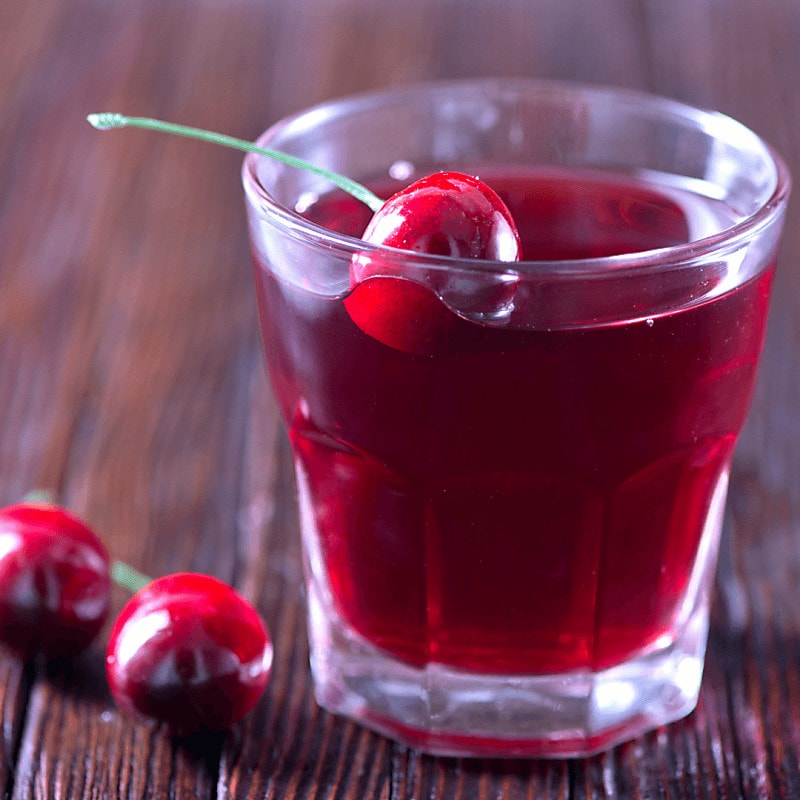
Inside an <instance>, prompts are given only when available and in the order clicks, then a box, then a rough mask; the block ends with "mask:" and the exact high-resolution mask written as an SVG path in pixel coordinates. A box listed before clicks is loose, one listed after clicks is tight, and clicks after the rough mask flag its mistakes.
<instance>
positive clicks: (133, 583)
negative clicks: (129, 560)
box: [111, 561, 153, 594]
mask: <svg viewBox="0 0 800 800" xmlns="http://www.w3.org/2000/svg"><path fill="white" fill-rule="evenodd" d="M111 580H113V581H114V583H116V584H117V586H121V587H122V588H123V589H127V590H128V591H129V592H130V593H131V594H136V592H138V591H139V590H140V589H144V587H145V586H147V584H148V583H151V582H152V580H153V579H152V578H148V577H147V575H144V574H143V573H141V572H139V570H138V569H134V568H133V567H132V566H131V565H130V564H126V563H125V562H124V561H115V562H114V563H113V564H112V565H111Z"/></svg>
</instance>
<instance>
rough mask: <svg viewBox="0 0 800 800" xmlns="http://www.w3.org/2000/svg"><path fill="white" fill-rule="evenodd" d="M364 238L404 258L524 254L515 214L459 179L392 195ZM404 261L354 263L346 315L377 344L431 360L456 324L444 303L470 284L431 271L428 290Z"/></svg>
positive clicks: (373, 256) (426, 182)
mask: <svg viewBox="0 0 800 800" xmlns="http://www.w3.org/2000/svg"><path fill="white" fill-rule="evenodd" d="M362 238H363V239H364V241H367V242H371V243H373V244H382V245H386V246H388V247H392V248H396V249H399V250H403V251H411V252H416V253H424V254H428V255H436V256H451V257H454V258H459V259H485V260H491V261H506V262H510V261H518V260H519V259H520V257H521V252H522V247H521V244H520V238H519V233H518V231H517V228H516V225H515V224H514V220H513V218H512V216H511V212H510V211H509V210H508V208H507V207H506V205H505V204H504V203H503V201H502V200H501V199H500V197H499V196H498V195H497V193H496V192H494V191H493V190H492V189H491V188H489V187H488V186H487V185H486V184H484V183H483V182H481V181H480V180H478V179H477V178H475V177H472V176H471V175H465V174H463V173H460V172H437V173H434V174H432V175H428V176H426V177H424V178H420V179H419V180H417V181H414V182H413V183H411V184H410V185H409V186H407V187H406V188H405V189H401V190H400V191H399V192H397V193H396V194H394V195H392V197H390V198H389V199H388V200H387V201H386V202H385V203H384V204H383V206H382V207H381V208H380V209H379V210H378V211H377V212H376V213H375V215H374V216H373V217H372V219H371V220H370V222H369V224H368V225H367V228H366V230H365V231H364V234H363V236H362ZM406 261H407V259H404V258H402V257H401V256H395V255H394V254H389V253H386V252H380V253H358V254H356V255H355V256H353V258H352V260H351V264H350V285H351V287H352V288H353V291H352V292H351V294H350V295H349V296H348V297H347V298H346V299H345V301H344V302H345V307H346V308H347V311H348V313H349V314H350V317H351V318H352V319H353V321H354V322H355V323H356V325H358V326H359V328H361V330H363V331H364V332H365V333H367V334H369V335H370V336H372V337H373V338H374V339H377V340H378V341H380V342H382V343H383V344H386V345H388V346H390V347H393V348H395V349H398V350H403V351H405V352H409V353H416V354H427V353H430V352H433V351H434V350H435V349H436V346H437V343H438V342H440V341H441V340H442V339H443V338H444V337H446V335H447V333H448V330H449V328H450V327H451V326H452V324H454V322H455V317H454V316H453V314H452V312H451V311H449V310H448V308H447V307H446V306H445V305H444V304H443V303H442V302H441V300H440V297H450V296H454V297H463V296H465V295H468V294H469V289H470V288H471V286H470V281H469V280H466V281H465V279H464V278H463V276H461V275H459V273H458V272H456V271H447V270H443V269H442V268H441V267H438V268H437V267H436V266H434V265H431V267H430V269H426V270H425V275H424V283H423V282H419V281H417V280H415V277H419V275H420V271H419V270H421V269H422V268H421V267H418V271H417V273H416V276H415V274H414V273H412V272H411V271H408V270H407V265H406V263H405V262H406ZM461 283H465V284H466V285H465V286H460V285H459V284H461ZM360 287H361V288H360ZM504 302H508V298H504Z"/></svg>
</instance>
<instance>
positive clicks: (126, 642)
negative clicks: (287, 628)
mask: <svg viewBox="0 0 800 800" xmlns="http://www.w3.org/2000/svg"><path fill="white" fill-rule="evenodd" d="M271 666H272V643H271V642H270V639H269V635H268V634H267V629H266V626H265V625H264V622H263V620H262V619H261V617H260V616H259V614H258V612H257V611H256V610H255V609H254V608H253V606H251V605H250V604H249V603H248V602H247V601H246V600H245V599H244V598H243V597H241V595H239V594H237V593H236V592H235V591H234V590H233V589H231V587H230V586H228V585H226V584H225V583H223V582H222V581H219V580H217V579H216V578H212V577H210V576H209V575H199V574H194V573H178V574H174V575H167V576H165V577H163V578H157V579H156V580H154V581H152V582H151V583H149V584H147V586H145V587H144V588H143V589H141V590H140V591H138V592H137V593H136V594H135V595H134V596H133V597H132V598H131V599H130V600H129V601H128V603H127V605H126V606H125V607H124V608H123V609H122V612H121V613H120V615H119V617H118V618H117V620H116V622H115V623H114V627H113V629H112V631H111V635H110V637H109V642H108V649H107V651H106V675H107V677H108V684H109V687H110V689H111V694H112V696H113V697H114V700H115V701H116V703H117V705H118V706H119V707H120V708H121V709H122V710H123V711H126V712H128V713H130V714H132V715H134V716H137V717H140V718H144V719H148V720H155V721H156V722H161V723H164V724H165V725H166V726H167V727H168V728H169V729H170V731H171V732H172V733H174V734H177V735H187V734H190V733H195V732H197V731H199V730H214V731H219V730H224V729H225V728H228V727H230V726H231V725H233V724H234V723H235V722H238V721H239V720H240V719H241V718H242V717H243V716H244V715H245V714H247V712H248V711H250V710H251V709H252V708H253V706H255V704H256V703H257V702H258V700H259V698H260V697H261V695H262V694H263V692H264V689H265V687H266V685H267V681H268V680H269V675H270V669H271Z"/></svg>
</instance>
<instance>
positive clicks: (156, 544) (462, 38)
mask: <svg viewBox="0 0 800 800" xmlns="http://www.w3.org/2000/svg"><path fill="white" fill-rule="evenodd" d="M798 41H800V6H798V5H797V4H796V3H794V2H792V0H765V1H764V2H759V1H758V0H729V2H727V3H712V2H703V1H702V0H700V1H698V0H673V1H672V2H670V3H664V2H661V1H660V0H593V2H591V3H585V2H580V0H561V1H557V0H493V2H491V3H489V2H487V0H408V2H404V3H400V2H396V1H395V0H388V1H387V2H384V3H373V2H369V0H297V1H296V2H293V3H285V2H278V0H227V2H226V3H224V4H223V3H219V2H216V1H215V0H171V1H170V2H169V3H164V2H157V0H126V2H124V3H123V2H105V1H104V0H70V2H69V3H63V2H59V1H58V0H27V1H26V2H23V1H22V0H5V1H4V3H3V5H2V8H0V110H1V111H2V114H1V115H0V120H2V123H1V124H0V409H2V413H1V414H0V502H11V501H13V500H15V499H17V498H18V497H19V496H20V495H22V494H23V493H24V492H25V491H27V490H28V489H30V488H31V487H34V486H43V487H45V488H49V489H51V490H54V491H56V492H58V493H59V495H60V496H61V497H62V498H63V500H64V501H65V502H66V503H68V504H69V505H70V506H72V507H73V508H74V509H76V510H77V511H78V512H79V513H81V514H83V515H84V516H85V517H86V518H87V519H88V520H89V521H90V522H91V523H92V524H93V525H95V526H96V527H97V528H98V530H100V531H102V533H103V536H104V538H105V539H106V540H107V542H108V544H109V546H110V548H111V549H112V551H113V552H114V553H115V555H117V556H118V557H121V558H124V559H126V560H128V561H130V562H132V563H133V564H135V565H136V566H137V567H139V568H141V569H143V570H145V571H149V572H151V573H152V574H161V573H164V572H168V571H174V570H179V569H195V570H201V571H205V572H210V573H213V574H216V575H218V576H220V577H221V578H223V579H225V580H228V581H230V582H232V583H233V584H234V585H236V586H237V587H238V588H239V589H240V590H241V591H242V592H243V593H244V594H245V595H246V596H248V597H249V598H250V599H252V600H253V601H254V602H255V603H256V604H257V605H258V607H259V608H260V610H261V611H262V612H263V614H264V615H265V617H266V619H267V622H268V624H269V626H270V628H271V630H272V631H273V633H274V638H275V647H276V660H275V668H274V679H273V681H272V682H271V685H270V687H269V689H268V692H267V694H266V696H265V698H264V699H263V701H262V702H261V703H260V704H259V706H258V708H257V709H256V711H255V713H254V714H252V715H251V716H250V717H249V718H248V719H247V720H245V721H244V722H243V723H241V724H240V725H239V726H237V728H236V729H234V730H233V731H232V732H231V733H230V734H229V735H227V736H219V737H199V739H197V740H194V741H182V742H181V741H173V740H170V739H169V737H167V736H166V735H165V734H164V732H163V731H160V730H152V729H149V728H147V727H146V726H144V725H142V724H139V723H136V722H133V721H131V720H128V719H126V718H124V717H122V716H121V715H120V714H118V712H117V711H116V710H115V708H114V707H113V703H112V702H111V700H110V698H109V696H108V693H107V690H106V688H105V682H104V677H103V670H102V646H103V640H104V637H101V641H100V642H98V644H97V645H96V646H95V647H94V648H93V649H92V650H91V651H90V652H89V653H87V654H86V656H85V657H84V658H82V659H80V660H78V661H77V662H75V663H72V664H55V665H41V664H35V665H28V666H23V665H22V664H20V663H18V662H16V661H15V660H14V659H13V658H12V657H11V656H8V655H0V714H1V718H2V731H1V735H0V786H5V796H8V797H13V798H45V797H48V798H50V797H52V798H100V797H130V798H140V797H146V798H164V797H170V798H183V797H187V798H188V797H191V798H194V797H198V798H211V797H219V798H231V800H232V799H233V798H236V799H237V800H244V798H276V799H277V798H307V799H309V800H310V798H348V799H349V798H352V799H353V800H357V799H359V798H381V800H390V799H391V800H401V798H422V797H429V798H454V799H455V798H459V799H461V798H469V799H471V798H501V797H502V798H514V799H516V798H520V799H521V798H531V799H532V798H552V799H555V798H560V799H561V798H563V799H564V800H566V799H567V798H570V799H572V798H575V799H576V800H577V798H593V799H594V798H598V799H599V798H607V799H608V800H611V799H612V798H613V799H616V798H641V799H642V800H644V798H675V799H677V798H703V800H716V799H720V800H723V799H724V800H731V799H732V798H747V800H751V799H752V800H755V798H786V799H787V800H788V799H789V798H796V797H800V588H799V587H800V480H798V476H799V475H800V369H798V368H797V365H798V363H800V300H799V299H798V297H799V296H800V295H799V294H798V290H799V289H800V257H798V256H800V225H798V214H799V213H800V212H798V210H797V201H796V200H795V201H794V202H793V203H792V205H791V207H790V213H789V221H788V224H787V233H786V237H785V243H784V247H783V255H782V259H781V265H780V271H779V275H778V278H777V282H776V291H775V297H774V301H773V306H772V312H771V318H770V327H769V336H768V340H767V345H766V349H765V355H764V363H763V366H762V370H761V377H760V380H759V384H758V387H757V391H756V396H755V398H754V402H753V408H752V412H751V416H750V419H749V421H748V424H747V427H746V429H745V431H744V432H743V435H742V438H741V442H740V446H739V449H738V451H737V457H736V464H735V470H734V476H733V481H732V488H731V500H730V503H729V513H728V519H727V524H726V531H725V538H724V542H723V549H722V554H721V559H720V570H719V576H718V580H717V587H716V592H715V600H714V620H713V627H712V633H711V639H710V645H709V656H708V663H707V668H706V675H705V680H704V685H703V690H702V693H701V699H700V703H699V706H698V708H697V710H696V711H695V712H694V714H692V715H691V716H690V717H689V718H688V719H687V720H684V721H683V722H680V723H677V724H675V725H672V726H668V727H666V728H664V729H660V730H658V731H655V732H653V733H651V734H649V735H647V736H644V737H642V738H641V739H640V740H637V741H635V742H632V743H629V744H626V745H623V746H621V747H619V748H617V749H615V750H614V751H611V752H609V753H606V754H604V755H601V756H598V757H595V758H592V759H586V760H574V761H552V762H546V761H508V762H504V761H487V760H476V761H470V760H464V759H439V758H432V757H429V756H424V755H420V754H419V753H416V752H415V751H412V750H408V749H406V748H404V747H401V746H399V745H396V744H394V743H392V742H389V741H388V740H386V739H384V738H382V737H380V736H378V735H376V734H373V733H370V732H368V731H366V730H363V729H361V728H359V727H357V726H355V725H353V724H352V723H349V722H346V721H344V720H342V719H339V718H335V717H333V716H331V715H329V714H327V713H325V712H323V711H321V710H320V709H319V708H318V707H317V706H316V704H315V702H314V700H313V697H312V692H311V685H310V676H309V671H308V649H307V644H306V638H305V637H306V627H305V616H304V615H305V605H304V597H303V590H302V565H301V559H300V552H299V544H298V531H297V521H296V501H295V489H294V484H293V482H292V477H291V469H290V458H289V453H288V447H287V444H286V441H285V434H284V432H283V428H282V426H281V423H280V421H279V417H278V413H277V409H276V406H275V403H274V400H273V399H272V397H271V394H270V392H269V386H268V382H267V379H266V377H265V374H264V369H263V363H262V356H261V351H260V344H259V338H258V331H257V319H256V311H255V301H254V297H253V293H252V287H251V276H250V271H249V270H250V267H249V253H248V245H247V241H246V234H245V224H244V215H243V200H242V196H241V188H240V184H239V175H238V171H239V164H240V157H239V156H238V155H237V154H233V153H229V152H226V151H223V150H220V149H216V148H213V147H209V146H206V145H203V144H201V143H197V142H187V141H180V140H175V139H170V138H167V137H159V136H156V135H153V134H147V133H143V132H139V131H121V132H116V133H108V134H102V135H101V134H99V133H97V132H94V131H92V130H91V129H90V128H89V126H88V125H87V124H86V122H85V120H84V117H85V115H86V114H87V113H89V112H92V111H101V110H120V111H124V112H128V113H133V114H148V115H152V116H162V117H167V118H170V119H173V120H176V121H181V122H186V123H189V124H195V125H199V126H205V127H211V128H217V129H222V130H225V131H227V132H230V133H233V134H236V135H240V136H244V137H249V138H252V137H254V136H255V135H257V133H258V132H260V131H261V130H262V129H263V128H265V127H266V126H267V125H269V124H270V123H271V122H273V121H275V120H277V119H278V118H280V117H281V116H284V115H286V114H288V113H291V112H293V111H296V110H298V109H300V108H303V107H305V106H308V105H309V104H311V103H314V102H317V101H320V100H323V99H326V98H330V97H333V96H337V95H341V94H344V93H347V92H353V91H360V90H363V89H369V88H374V87H378V86H387V85H393V84H398V83H402V82H406V81H413V80H421V79H426V78H442V77H459V76H477V75H533V76H540V77H548V78H562V79H572V80H580V81H587V82H594V83H610V84H616V85H622V86H631V87H635V88H641V89H646V90H650V91H653V92H656V93H660V94H666V95H669V96H672V97H676V98H678V99H681V100H686V101H688V102H692V103H697V104H700V105H703V106H707V107H713V108H717V109H719V110H721V111H724V112H726V113H730V114H732V115H733V116H735V117H737V118H739V119H741V120H742V121H744V122H745V123H747V124H749V125H751V126H752V127H754V128H755V129H756V130H757V131H758V132H759V133H760V134H762V135H763V136H764V137H766V138H767V140H768V141H770V142H771V143H772V144H773V145H774V146H775V147H776V148H778V150H779V151H780V152H781V153H782V154H783V155H784V157H785V158H786V159H787V161H788V163H789V165H790V167H791V168H792V169H793V171H794V173H795V174H796V175H800V138H799V137H798V136H797V130H798V129H800V94H798V92H797V86H798V85H800V48H798V47H797V42H798ZM124 599H125V598H124V596H123V594H122V593H121V592H118V593H115V595H114V606H115V609H118V608H119V607H120V606H121V604H122V603H123V602H124Z"/></svg>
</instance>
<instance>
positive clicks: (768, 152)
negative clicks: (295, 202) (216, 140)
mask: <svg viewBox="0 0 800 800" xmlns="http://www.w3.org/2000/svg"><path fill="white" fill-rule="evenodd" d="M492 89H494V90H496V91H498V92H504V93H505V92H509V91H513V90H515V89H516V90H517V91H519V90H521V89H526V90H527V91H536V90H538V91H540V92H542V93H547V92H550V93H554V92H558V93H559V94H561V95H564V94H571V95H573V96H574V95H579V94H580V95H583V96H586V95H593V96H594V97H595V98H600V97H603V96H605V97H607V98H609V99H611V98H613V99H614V101H615V102H617V103H619V102H622V103H628V104H631V105H634V104H636V105H638V106H640V105H641V104H642V103H646V104H647V106H648V107H649V109H650V110H652V111H656V110H660V111H661V113H662V114H663V115H664V116H668V117H670V118H672V119H675V118H678V117H680V118H682V119H683V120H685V121H687V122H693V123H694V125H695V126H696V127H698V128H701V129H704V130H706V131H707V132H709V134H710V135H712V136H713V135H714V132H715V131H716V130H721V129H723V128H726V129H728V130H730V131H738V132H739V133H740V134H744V135H746V136H747V137H748V138H750V139H751V141H753V142H755V143H757V144H758V145H759V146H760V147H761V148H762V150H763V156H764V158H765V160H766V161H767V162H768V163H771V165H772V167H773V168H774V171H775V186H774V189H773V191H772V193H771V195H770V196H769V197H768V198H767V199H766V200H765V201H764V202H763V203H762V204H761V205H760V206H759V207H758V208H757V209H756V210H755V211H753V212H752V213H751V214H749V215H747V216H746V217H744V218H743V219H741V220H739V221H738V222H736V223H734V224H733V225H731V226H730V227H727V228H724V229H723V230H721V231H718V232H717V233H714V234H711V235H710V236H705V237H701V238H698V239H693V240H690V241H688V242H684V243H681V244H677V245H671V246H668V247H661V248H657V249H652V250H642V251H638V252H632V253H622V254H617V255H611V256H600V257H593V258H581V259H562V260H536V261H526V260H523V261H492V260H477V259H464V258H455V257H453V256H441V255H430V254H427V253H418V252H415V251H411V250H398V249H397V248H394V247H387V246H386V245H380V244H374V243H372V242H365V241H364V240H363V239H359V238H356V237H352V236H347V235H345V234H342V233H338V232H336V231H332V230H330V229H329V228H325V227H324V226H322V225H320V224H318V223H315V222H312V221H311V220H308V219H306V218H305V217H303V216H302V215H301V214H300V213H299V212H297V211H295V210H294V209H291V208H288V207H287V206H285V205H283V204H281V203H279V202H278V201H277V200H276V199H275V198H274V197H273V196H272V195H271V194H270V193H269V191H268V190H267V189H266V187H264V186H263V185H262V184H261V181H260V180H259V178H258V173H257V163H258V161H259V160H260V159H262V158H267V156H262V155H260V154H258V153H247V154H246V156H245V157H244V160H243V163H242V170H241V175H242V183H243V186H244V190H245V195H246V198H247V201H248V203H249V204H250V205H252V206H253V207H254V208H256V209H257V210H258V211H259V213H260V214H262V215H266V216H269V217H271V218H273V219H274V220H275V221H276V222H277V223H279V224H280V225H281V227H283V228H284V229H285V230H286V232H287V233H289V234H290V235H292V236H293V237H294V238H297V239H299V240H302V241H306V242H308V243H309V244H313V245H317V246H321V247H324V248H325V249H327V250H329V251H332V252H337V253H339V254H340V255H341V256H342V257H343V258H347V259H348V260H349V259H350V258H351V257H352V256H353V255H355V254H370V253H375V254H380V253H384V254H386V255H391V257H393V258H395V259H396V258H398V257H402V258H403V260H404V263H406V264H407V265H409V266H412V265H416V264H419V265H420V266H421V267H424V268H425V269H434V270H454V269H469V270H471V271H475V270H476V268H477V269H479V270H481V271H484V272H492V273H496V272H510V271H513V272H517V273H521V274H533V275H555V274H564V275H565V276H581V277H592V276H597V277H606V278H607V277H609V274H610V273H613V274H614V275H617V276H620V275H621V274H624V273H625V272H626V271H628V270H631V271H634V270H635V271H636V272H637V273H638V274H640V275H641V273H642V271H643V269H646V270H647V271H648V272H650V271H653V272H658V271H662V270H674V269H677V268H680V267H682V266H687V267H688V266H691V265H692V264H694V263H697V262H698V261H703V260H705V259H708V258H709V257H712V256H713V257H719V256H721V255H723V254H725V253H728V252H732V251H735V250H737V249H738V248H740V247H741V246H743V244H744V243H745V242H746V241H749V240H750V239H752V238H753V237H754V236H755V235H756V234H757V233H758V232H759V231H760V230H762V229H763V228H765V227H767V226H768V225H770V224H771V223H772V222H773V221H774V220H775V218H776V217H778V216H780V214H782V213H783V211H784V210H785V207H786V205H787V202H788V198H789V193H790V190H791V177H790V174H789V170H788V168H787V166H786V164H785V162H784V161H783V159H782V158H781V156H780V155H778V153H777V152H776V151H775V149H774V148H773V147H772V146H771V145H769V144H768V143H767V142H766V141H765V140H764V139H762V138H761V136H759V135H758V134H757V133H756V132H755V131H753V130H752V129H751V128H749V127H747V126H746V125H745V124H744V123H741V122H739V121H738V120H736V119H734V118H733V117H731V116H728V115H727V114H723V113H722V112H719V111H712V110H707V109H704V108H700V107H698V106H693V105H691V104H688V103H684V102H681V101H679V100H674V99H671V98H667V97H662V96H660V95H656V94H650V93H648V92H644V91H639V90H636V89H629V88H623V87H615V86H604V85H599V84H598V85H594V84H585V83H578V82H571V81H558V80H547V79H538V78H482V79H466V80H464V79H456V80H440V81H422V82H416V83H411V84H406V85H403V86H397V87H390V88H386V89H381V90H377V91H368V92H360V93H358V94H350V95H346V96H343V97H338V98H333V99H331V100H327V101H324V102H321V103H317V104H315V105H313V106H310V107H308V108H306V109H303V110H301V111H298V112H296V113H294V114H290V115H288V116H286V117H283V118H282V119H280V120H278V121H277V122H275V123H274V124H273V125H271V126H270V127H269V128H267V129H266V130H265V131H264V132H263V133H262V134H261V135H260V136H259V137H258V139H257V140H256V144H258V145H259V146H260V147H274V145H272V144H271V142H272V141H273V140H274V139H275V138H277V137H278V136H279V135H280V134H282V133H284V132H286V131H287V130H288V129H291V128H298V132H300V131H302V130H303V129H308V128H311V127H314V126H316V125H319V124H321V123H324V122H327V121H330V120H332V119H336V118H339V117H345V116H348V115H355V114H358V113H364V112H366V111H369V110H370V109H371V108H377V107H379V106H381V105H382V104H384V103H386V101H387V100H393V101H395V102H397V101H399V100H400V99H401V98H403V97H409V96H412V95H415V94H416V95H422V94H428V93H432V92H452V91H455V90H462V91H470V90H472V91H476V90H483V91H486V90H492ZM387 166H388V165H387ZM286 169H294V167H286ZM331 186H332V188H333V184H331Z"/></svg>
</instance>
